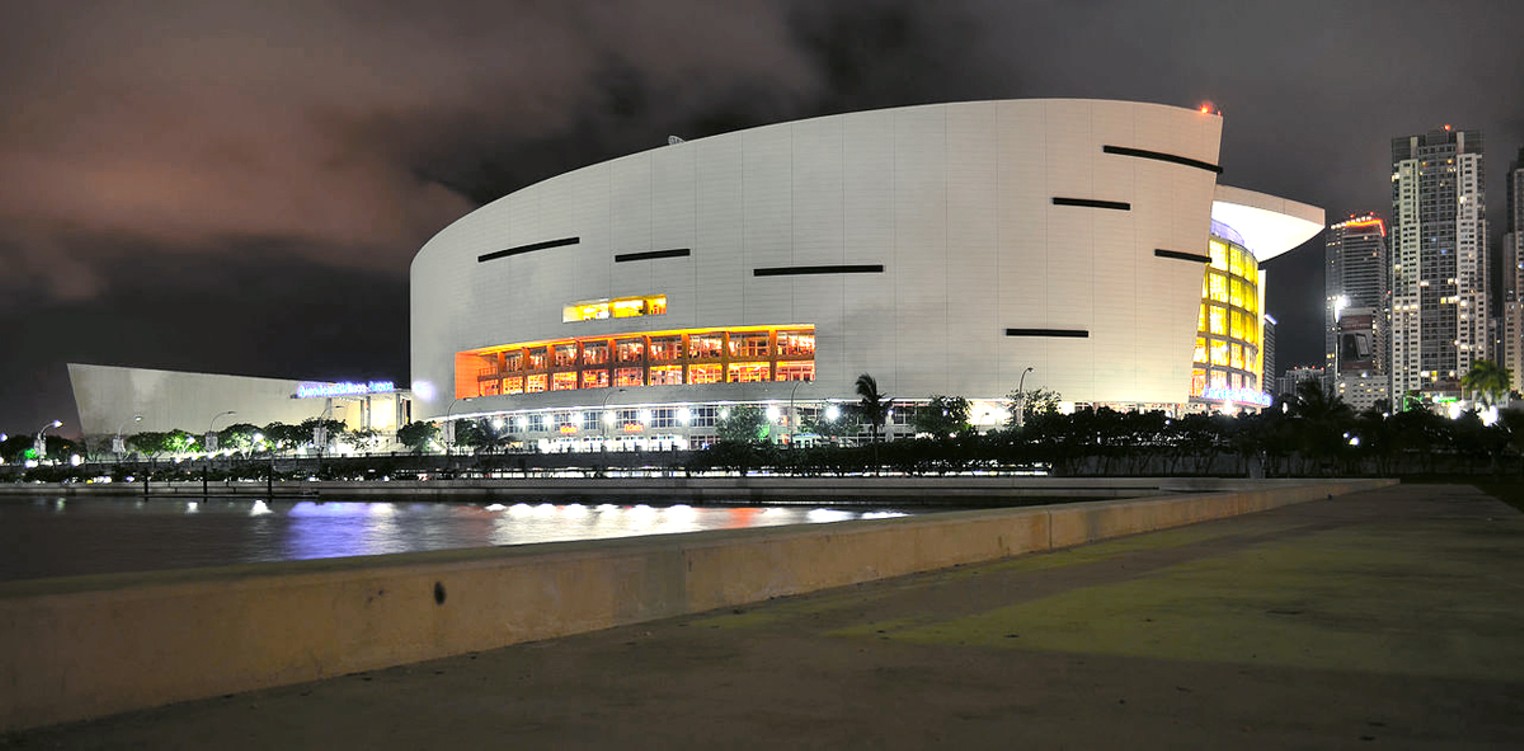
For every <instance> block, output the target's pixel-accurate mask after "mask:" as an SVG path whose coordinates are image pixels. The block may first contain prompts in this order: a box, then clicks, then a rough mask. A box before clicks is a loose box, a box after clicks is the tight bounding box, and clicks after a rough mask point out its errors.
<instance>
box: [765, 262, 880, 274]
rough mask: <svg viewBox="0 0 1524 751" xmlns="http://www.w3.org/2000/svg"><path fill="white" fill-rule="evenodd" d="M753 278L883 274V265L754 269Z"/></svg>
mask: <svg viewBox="0 0 1524 751" xmlns="http://www.w3.org/2000/svg"><path fill="white" fill-rule="evenodd" d="M751 273H752V276H799V275H804V274H882V273H884V265H883V264H881V263H874V264H861V265H858V266H779V267H777V268H771V269H752V271H751Z"/></svg>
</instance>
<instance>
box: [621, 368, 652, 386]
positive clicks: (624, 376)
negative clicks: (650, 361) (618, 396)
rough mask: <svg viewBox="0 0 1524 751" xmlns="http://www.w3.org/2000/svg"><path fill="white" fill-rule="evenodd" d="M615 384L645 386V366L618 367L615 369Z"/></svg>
mask: <svg viewBox="0 0 1524 751" xmlns="http://www.w3.org/2000/svg"><path fill="white" fill-rule="evenodd" d="M614 385H615V386H644V385H646V371H645V369H644V368H617V369H615V370H614Z"/></svg>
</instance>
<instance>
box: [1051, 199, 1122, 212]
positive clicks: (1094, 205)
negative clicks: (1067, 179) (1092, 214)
mask: <svg viewBox="0 0 1524 751" xmlns="http://www.w3.org/2000/svg"><path fill="white" fill-rule="evenodd" d="M1053 205H1054V206H1084V207H1086V208H1091V209H1116V210H1117V211H1132V204H1130V203H1126V202H1124V201H1097V200H1095V199H1093V198H1058V197H1056V196H1055V197H1054V198H1053Z"/></svg>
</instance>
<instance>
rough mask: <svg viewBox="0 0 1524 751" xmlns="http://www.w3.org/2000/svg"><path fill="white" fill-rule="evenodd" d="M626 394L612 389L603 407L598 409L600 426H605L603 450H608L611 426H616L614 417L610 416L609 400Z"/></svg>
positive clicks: (605, 398) (604, 399) (621, 390)
mask: <svg viewBox="0 0 1524 751" xmlns="http://www.w3.org/2000/svg"><path fill="white" fill-rule="evenodd" d="M622 393H624V389H610V390H609V393H608V395H607V396H605V397H603V405H602V406H600V407H599V408H598V424H599V425H602V426H603V448H604V449H605V450H607V449H608V444H609V426H611V425H613V424H614V416H613V415H611V414H609V400H610V399H613V398H614V395H615V394H622Z"/></svg>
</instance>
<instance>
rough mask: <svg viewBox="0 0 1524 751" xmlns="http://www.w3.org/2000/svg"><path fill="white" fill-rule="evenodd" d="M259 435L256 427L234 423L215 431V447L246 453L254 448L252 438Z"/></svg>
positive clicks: (243, 423)
mask: <svg viewBox="0 0 1524 751" xmlns="http://www.w3.org/2000/svg"><path fill="white" fill-rule="evenodd" d="M261 433H263V431H261V430H260V429H259V426H258V425H253V424H250V423H246V422H240V423H234V424H232V425H229V426H227V427H225V428H223V429H222V430H219V431H217V447H218V448H222V449H232V450H234V451H243V452H246V453H247V452H249V451H250V450H251V449H253V448H254V436H255V435H257V434H261Z"/></svg>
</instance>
